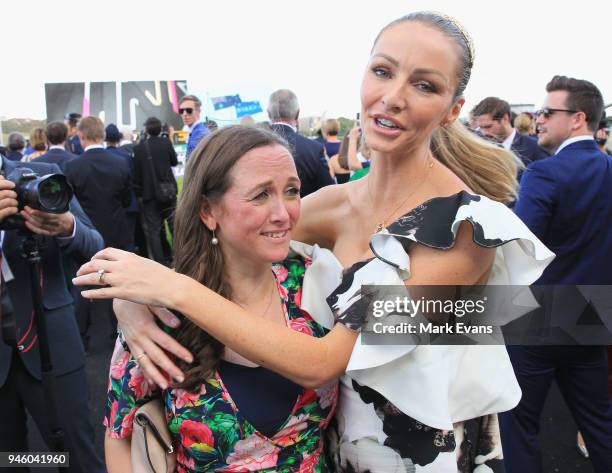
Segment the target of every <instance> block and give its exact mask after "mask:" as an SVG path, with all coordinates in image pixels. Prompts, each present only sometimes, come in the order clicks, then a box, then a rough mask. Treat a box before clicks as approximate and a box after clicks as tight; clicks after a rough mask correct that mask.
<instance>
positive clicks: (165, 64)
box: [0, 0, 612, 119]
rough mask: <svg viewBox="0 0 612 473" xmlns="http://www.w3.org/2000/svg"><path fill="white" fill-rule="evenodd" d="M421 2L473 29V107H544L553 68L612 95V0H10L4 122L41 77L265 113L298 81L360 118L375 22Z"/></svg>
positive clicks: (331, 109) (323, 101)
mask: <svg viewBox="0 0 612 473" xmlns="http://www.w3.org/2000/svg"><path fill="white" fill-rule="evenodd" d="M417 10H436V11H442V12H444V13H447V14H449V15H452V16H454V17H455V18H457V19H458V20H460V21H461V22H462V23H463V25H464V26H465V28H466V30H467V31H468V32H469V33H470V35H471V36H472V38H473V41H474V45H475V49H476V61H475V66H474V69H473V71H472V79H471V81H470V84H469V85H468V88H467V90H466V93H465V97H466V104H465V106H464V112H465V113H467V111H468V110H469V109H470V108H472V107H473V106H474V105H475V104H476V103H478V102H479V101H480V100H481V99H482V98H484V97H486V96H490V95H495V96H499V97H501V98H503V99H505V100H507V101H508V102H510V103H528V104H535V105H536V108H539V106H540V105H541V103H542V100H543V98H544V95H545V92H544V87H545V85H546V83H547V82H548V81H549V80H550V78H551V77H552V76H553V75H555V74H563V75H568V76H572V77H577V78H582V79H588V80H590V81H592V82H594V83H595V84H596V85H597V86H598V87H599V88H600V90H601V91H602V93H603V95H604V100H605V101H606V103H609V102H612V71H611V70H610V66H611V65H612V60H611V59H610V58H611V57H612V54H611V53H610V49H611V46H612V41H611V39H612V2H611V1H607V0H606V1H604V0H582V1H580V2H575V1H574V2H566V1H563V0H557V1H549V0H538V1H535V0H531V1H524V0H516V1H512V2H506V3H504V2H491V1H481V0H477V1H467V0H464V1H448V0H446V1H442V0H439V1H436V0H429V1H395V0H376V1H371V0H370V1H364V2H360V1H344V0H336V1H334V0H326V1H320V0H310V1H304V0H303V1H295V0H294V1H287V0H285V1H276V0H274V1H272V0H269V1H265V0H257V1H252V0H251V1H232V0H224V1H223V2H220V1H209V2H205V1H175V2H161V1H157V0H149V1H141V0H123V1H117V0H106V1H104V2H101V1H92V0H89V1H86V0H80V1H72V0H54V1H50V2H40V0H38V1H36V2H34V1H31V0H20V1H16V0H4V1H3V2H1V3H0V15H1V17H2V18H3V21H2V27H1V28H0V38H1V39H2V41H1V43H0V44H2V64H3V66H4V67H3V68H2V80H1V82H0V117H1V118H3V119H4V118H12V117H21V118H25V117H28V118H45V116H46V111H45V97H44V84H45V82H83V81H92V82H96V81H130V80H133V81H136V80H169V79H171V80H187V83H188V87H189V90H190V91H191V92H194V93H196V94H200V95H201V96H203V97H205V96H206V95H207V94H208V95H209V96H211V97H214V96H218V95H230V94H240V96H241V98H242V100H243V101H251V100H259V101H260V102H261V103H262V106H263V107H264V109H265V105H266V102H267V98H268V96H269V94H270V93H271V92H272V91H274V90H276V89H279V88H289V89H292V90H293V91H294V92H295V93H296V94H297V96H298V98H299V101H300V106H301V115H302V116H322V115H323V116H325V117H336V116H345V117H353V116H354V115H355V113H356V112H357V111H359V85H360V81H361V76H362V73H363V71H364V68H365V65H366V63H367V60H368V55H369V51H370V48H371V46H372V42H373V40H374V38H375V37H376V35H377V33H378V31H379V30H380V29H381V28H382V27H383V26H385V25H386V24H387V23H388V22H390V21H392V20H394V19H395V18H398V17H400V16H402V15H404V14H406V13H409V12H411V11H417ZM465 113H463V115H465ZM610 113H612V112H611V111H610V110H609V114H610ZM211 115H212V117H213V118H214V114H211ZM259 118H260V119H264V117H263V115H262V116H261V117H259Z"/></svg>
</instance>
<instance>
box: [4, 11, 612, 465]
mask: <svg viewBox="0 0 612 473" xmlns="http://www.w3.org/2000/svg"><path fill="white" fill-rule="evenodd" d="M473 61H474V49H473V45H472V42H471V39H470V37H469V35H468V33H467V32H466V31H465V30H464V29H463V28H462V26H461V25H460V24H459V23H458V22H457V21H456V20H454V19H452V18H450V17H447V16H445V15H442V14H438V13H431V12H417V13H411V14H409V15H407V16H405V17H402V18H399V19H397V20H395V21H393V22H391V23H390V24H388V25H386V26H385V27H384V28H383V29H382V30H381V31H380V33H379V34H378V36H377V37H376V38H375V40H374V43H373V48H372V50H371V52H370V59H369V63H368V66H367V68H366V70H365V72H364V76H363V79H362V84H361V104H360V114H359V116H358V119H357V120H356V121H355V123H354V126H353V127H352V128H351V129H349V130H347V131H346V133H345V136H342V135H341V133H340V132H341V127H340V122H339V121H338V120H335V119H327V120H324V121H323V122H322V126H321V134H320V137H319V138H317V139H309V138H307V137H305V136H303V135H302V134H300V133H299V130H298V122H299V118H300V106H299V102H298V98H297V96H296V95H295V93H293V92H292V91H291V90H288V89H280V90H277V91H275V92H273V93H272V94H271V95H270V98H269V103H268V107H267V113H268V118H269V122H266V123H263V124H258V123H255V122H254V121H253V120H251V121H250V122H247V121H244V122H243V123H241V124H239V125H231V126H226V127H222V128H219V129H217V130H211V129H210V128H212V127H209V126H207V125H206V124H204V123H202V121H201V117H200V114H201V107H202V103H201V101H200V100H199V99H198V97H196V96H194V95H185V96H184V97H182V98H181V100H180V104H179V114H180V116H181V118H182V120H183V123H184V125H185V127H186V130H187V131H188V132H189V138H188V143H187V151H186V155H185V161H186V170H185V176H184V181H183V185H182V190H181V191H180V193H179V191H178V186H177V182H176V180H175V177H174V174H173V171H172V168H173V167H174V166H177V164H178V158H177V153H176V151H175V149H174V146H173V145H172V142H171V141H170V140H169V139H168V138H167V137H166V136H163V125H162V122H161V121H160V120H159V119H158V118H156V117H149V118H148V119H147V120H146V121H145V122H144V125H143V126H144V133H142V134H141V136H140V137H139V140H137V142H135V141H133V140H132V136H133V130H119V129H118V127H117V126H116V125H114V124H108V125H106V126H105V124H104V123H103V122H102V121H101V120H100V119H99V118H97V117H93V116H86V117H81V116H80V115H79V114H77V113H70V114H68V115H66V117H65V120H64V121H63V122H62V121H52V122H50V123H49V124H48V125H47V127H46V128H45V129H36V130H33V131H32V133H31V134H30V138H29V147H27V146H26V140H25V139H24V137H23V136H22V135H20V134H18V133H13V134H11V135H10V136H9V142H8V148H7V149H6V150H5V151H6V152H5V153H4V155H3V156H2V171H3V172H2V173H3V175H4V176H10V175H11V172H12V171H13V170H14V169H18V168H26V167H27V168H30V169H32V171H34V172H35V173H37V174H40V175H43V174H49V173H62V174H64V175H65V176H66V178H67V181H68V182H69V183H70V185H71V187H72V189H73V191H74V196H73V197H72V199H71V202H70V209H69V210H68V211H65V212H63V213H48V212H44V211H42V210H40V209H35V208H32V207H31V204H30V205H25V206H24V205H22V204H23V198H24V197H23V195H22V194H19V193H17V192H16V185H19V184H16V183H15V182H13V181H11V180H10V179H7V178H5V177H2V178H0V228H1V229H2V232H1V235H2V236H1V239H2V260H1V268H2V271H1V276H2V277H1V284H2V287H1V292H2V334H3V337H2V340H0V383H1V384H0V402H1V403H0V405H2V406H5V407H4V410H3V414H4V415H5V419H7V421H6V422H2V423H1V426H0V451H14V452H19V451H22V452H25V451H27V429H26V427H25V425H26V423H25V418H26V414H25V411H26V410H27V411H28V412H29V413H30V415H31V416H32V417H33V419H34V420H35V422H36V423H37V424H38V427H39V428H40V430H41V432H42V434H43V437H44V438H45V441H46V442H47V443H48V444H49V445H50V446H52V445H57V443H54V442H56V440H57V437H56V435H55V433H56V432H54V431H53V427H54V426H56V424H58V423H59V425H60V426H61V428H62V430H63V432H64V439H63V440H64V442H65V449H66V451H69V452H70V467H69V471H73V472H102V471H105V469H107V470H108V471H109V472H111V473H114V472H126V471H137V470H138V468H136V466H135V465H134V463H133V462H134V461H135V458H136V457H135V456H134V455H133V454H132V450H131V449H132V448H133V446H132V440H131V439H132V433H133V431H134V422H135V421H134V419H135V414H136V412H137V410H138V409H139V408H141V407H142V406H144V405H149V404H150V403H153V404H155V405H156V406H157V409H159V410H160V411H162V412H163V413H164V415H165V420H166V421H167V426H164V428H165V429H166V430H168V432H169V436H170V438H171V439H172V447H173V448H172V449H171V450H172V453H171V454H169V457H168V461H169V462H171V463H168V465H172V466H171V469H176V471H178V472H192V471H219V472H221V471H223V472H230V471H234V472H239V471H241V472H242V471H261V472H267V473H271V472H273V471H279V472H280V471H284V472H300V473H310V472H326V471H338V472H363V473H365V472H398V473H401V472H406V473H413V472H414V473H417V472H420V471H422V472H426V471H429V472H440V473H445V472H449V473H451V472H452V473H455V472H461V473H468V472H469V473H486V472H495V473H500V472H508V473H515V472H516V473H519V472H520V473H528V472H534V473H539V472H542V471H543V470H542V459H541V455H542V452H541V451H540V446H539V441H538V434H539V429H540V416H541V413H542V410H543V405H544V402H545V400H546V397H547V394H548V390H549V389H550V386H551V383H552V382H553V380H554V381H556V382H557V384H558V385H559V388H560V390H561V393H562V394H563V397H564V399H565V401H566V403H567V405H568V407H569V409H570V411H571V413H572V415H573V417H574V419H575V421H576V424H577V426H578V428H579V429H580V434H581V435H580V436H579V448H580V451H581V452H582V454H583V455H585V456H588V457H590V459H591V461H592V465H593V469H594V471H595V472H597V473H604V472H605V473H609V472H610V471H612V401H611V393H612V389H611V386H612V382H611V381H612V375H611V374H610V371H609V362H608V354H609V351H608V349H607V348H606V347H605V346H603V345H598V346H584V345H583V346H580V345H577V344H575V343H570V342H571V340H570V339H569V338H568V337H567V336H566V337H563V336H561V335H560V334H558V333H556V332H554V331H553V333H552V334H551V333H547V335H550V338H548V339H546V338H543V339H542V341H541V343H540V344H539V345H536V344H530V345H514V346H508V347H506V346H504V345H489V346H478V345H418V346H415V345H408V344H406V345H368V344H366V343H363V337H364V332H365V330H366V328H367V326H368V317H367V315H368V311H367V302H368V300H369V298H370V297H371V295H369V294H368V293H366V292H365V291H363V289H362V288H363V285H368V284H369V285H381V284H384V285H397V286H402V287H403V286H404V285H405V287H406V288H407V290H408V293H409V294H410V295H411V296H412V297H413V298H415V299H416V298H417V296H418V295H419V294H420V291H422V290H423V289H422V288H423V287H424V286H440V287H448V286H451V287H471V286H488V285H507V286H529V285H534V287H545V288H548V289H545V290H542V291H540V292H541V293H540V292H538V291H535V290H534V291H535V294H536V296H537V302H538V303H539V304H540V305H541V306H542V307H543V308H544V310H545V311H548V313H549V314H550V313H551V312H554V311H555V310H557V309H556V308H558V306H559V304H565V305H566V306H567V305H568V299H567V298H565V299H564V297H566V293H565V292H563V291H560V290H558V288H560V287H567V286H572V287H575V288H576V287H578V286H581V287H582V286H589V287H597V286H606V285H608V286H609V285H610V283H611V282H612V269H611V266H610V261H612V233H611V232H609V227H610V223H611V222H612V157H611V156H610V152H609V151H607V149H606V142H607V139H608V138H609V131H608V128H607V123H606V121H605V115H604V102H603V97H602V95H601V93H600V91H599V89H598V88H597V87H596V86H595V85H594V84H592V83H591V82H589V81H586V80H581V79H574V78H568V77H565V76H561V75H559V76H555V77H553V78H552V79H551V80H550V82H549V83H548V84H546V87H545V88H546V93H547V94H546V98H545V100H544V103H543V105H542V108H541V109H540V110H537V111H534V112H532V113H527V112H524V113H520V114H518V115H516V116H515V115H514V113H513V111H512V110H511V107H510V105H509V104H508V102H506V101H505V100H503V99H500V98H498V97H486V98H483V99H482V100H481V101H480V102H479V103H478V104H477V105H476V106H475V107H474V108H473V109H472V110H470V112H469V119H468V121H467V122H466V123H465V124H464V123H462V121H461V120H459V116H460V114H461V113H462V107H463V105H464V102H465V98H464V91H465V88H466V86H467V84H468V82H469V79H470V75H471V70H472V66H473ZM26 148H28V149H27V150H26ZM30 148H31V149H30ZM177 194H180V196H179V197H178V199H177ZM28 202H29V201H28ZM14 215H19V216H20V219H21V220H20V222H21V225H20V227H19V228H13V227H8V226H5V225H4V222H5V221H7V218H8V217H9V216H14ZM24 230H27V232H29V233H31V234H34V235H36V236H37V238H39V239H40V240H41V241H42V242H43V245H44V250H43V258H42V271H41V274H40V275H39V279H40V281H39V282H40V285H41V287H42V289H43V301H42V305H43V309H44V312H45V319H46V326H47V332H48V335H49V337H48V339H49V343H48V345H49V346H48V348H49V350H50V353H51V359H52V362H53V370H54V371H53V375H54V376H53V377H52V378H53V380H54V384H55V386H54V387H52V389H53V390H56V398H57V399H61V400H66V399H70V402H58V403H54V402H53V400H52V399H51V400H50V401H48V402H47V403H46V404H45V401H44V400H45V399H46V398H45V390H47V389H49V385H48V384H45V383H44V382H43V381H41V379H43V378H44V376H43V374H44V370H45V367H44V366H42V367H41V362H40V359H39V352H40V351H41V350H45V349H46V348H45V347H41V346H40V344H41V342H40V340H39V338H38V334H37V329H36V326H35V325H34V324H33V318H34V315H35V312H36V311H35V307H34V306H33V302H32V296H31V294H30V292H29V291H30V278H29V276H28V269H27V265H26V262H25V261H24V259H23V258H21V257H20V245H19V242H20V240H21V239H23V234H24ZM168 236H170V237H171V238H170V240H169V238H168ZM82 286H85V287H82ZM81 291H83V292H81ZM561 293H562V294H561ZM113 300H114V303H113ZM575 300H578V299H575ZM575 300H574V299H572V304H573V305H572V311H574V312H575V313H576V314H575V315H576V317H577V318H578V317H580V315H581V314H583V313H585V312H586V311H588V310H592V304H590V303H587V302H585V303H584V304H582V305H580V304H577V303H576V302H575ZM580 300H583V299H580ZM587 300H588V298H587ZM94 309H96V313H100V312H103V313H106V315H107V316H108V320H109V323H110V330H111V333H110V335H111V337H112V338H113V339H114V338H116V344H115V349H114V353H113V356H112V360H111V362H110V367H109V374H108V376H109V385H108V396H107V404H106V410H105V416H104V424H105V428H106V434H105V455H106V462H105V465H104V463H103V462H102V461H101V459H99V458H98V457H97V455H96V453H95V451H94V449H93V443H94V442H93V436H94V427H93V426H92V425H91V423H90V416H89V410H88V409H89V407H88V405H87V400H88V388H87V383H86V380H85V371H84V367H85V355H84V354H85V350H86V349H87V346H88V343H89V337H90V336H91V334H90V333H89V331H90V326H91V317H92V316H93V315H92V314H93V313H94ZM600 317H605V315H604V314H600ZM608 317H609V316H608ZM158 319H159V320H160V321H161V322H163V324H160V325H164V327H163V328H161V327H160V325H158ZM117 320H118V321H119V328H120V330H119V335H118V337H117V335H116V334H117ZM604 322H606V321H605V320H604ZM609 322H610V321H608V323H609ZM604 325H605V323H604ZM602 330H604V327H603V326H602ZM608 383H610V385H609V384H608ZM7 406H11V407H10V408H7ZM14 406H17V408H15V407H14ZM51 413H53V414H54V415H51ZM55 418H57V419H55ZM56 420H57V422H56ZM149 447H151V448H152V446H149ZM149 447H147V448H149ZM138 471H140V470H138Z"/></svg>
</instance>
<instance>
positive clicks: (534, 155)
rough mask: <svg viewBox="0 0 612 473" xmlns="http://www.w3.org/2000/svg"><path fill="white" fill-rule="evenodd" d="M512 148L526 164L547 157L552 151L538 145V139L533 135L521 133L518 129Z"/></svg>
mask: <svg viewBox="0 0 612 473" xmlns="http://www.w3.org/2000/svg"><path fill="white" fill-rule="evenodd" d="M510 149H511V150H512V151H513V152H514V154H516V155H517V156H518V157H519V158H520V160H521V161H523V164H524V165H525V166H528V165H529V164H530V163H532V162H534V161H538V160H540V159H544V158H547V157H548V156H550V153H548V151H546V150H545V149H544V148H542V147H540V146H539V145H538V140H537V139H535V138H532V137H531V136H525V135H521V134H520V133H519V132H518V131H517V132H516V136H515V137H514V140H512V146H510Z"/></svg>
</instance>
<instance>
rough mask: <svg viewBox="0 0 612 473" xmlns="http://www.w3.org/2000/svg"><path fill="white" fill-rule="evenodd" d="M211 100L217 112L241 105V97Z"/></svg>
mask: <svg viewBox="0 0 612 473" xmlns="http://www.w3.org/2000/svg"><path fill="white" fill-rule="evenodd" d="M210 100H211V102H212V104H213V107H214V108H215V110H221V109H223V108H229V107H233V106H234V105H237V104H239V103H241V100H240V95H224V96H223V97H212V98H211V99H210Z"/></svg>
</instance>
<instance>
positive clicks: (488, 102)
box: [472, 97, 510, 121]
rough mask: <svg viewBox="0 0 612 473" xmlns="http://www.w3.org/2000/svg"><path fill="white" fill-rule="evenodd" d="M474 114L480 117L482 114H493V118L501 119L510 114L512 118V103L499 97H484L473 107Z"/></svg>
mask: <svg viewBox="0 0 612 473" xmlns="http://www.w3.org/2000/svg"><path fill="white" fill-rule="evenodd" d="M472 115H473V116H475V117H480V116H481V115H491V118H492V119H493V120H497V121H499V120H501V119H502V118H504V115H508V120H509V119H510V104H509V103H508V102H506V101H505V100H502V99H500V98H498V97H487V98H484V99H482V100H481V101H480V102H478V104H477V105H476V106H475V107H474V108H473V109H472Z"/></svg>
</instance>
